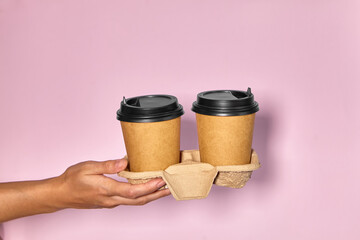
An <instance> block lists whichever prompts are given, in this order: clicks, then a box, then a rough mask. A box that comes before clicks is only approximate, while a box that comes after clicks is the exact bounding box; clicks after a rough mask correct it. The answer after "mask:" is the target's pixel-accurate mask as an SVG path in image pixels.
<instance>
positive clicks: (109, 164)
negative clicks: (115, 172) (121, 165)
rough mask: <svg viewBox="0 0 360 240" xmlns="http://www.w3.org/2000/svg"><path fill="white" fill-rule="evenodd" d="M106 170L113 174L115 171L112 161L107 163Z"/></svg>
mask: <svg viewBox="0 0 360 240" xmlns="http://www.w3.org/2000/svg"><path fill="white" fill-rule="evenodd" d="M105 169H106V171H109V172H111V171H112V169H113V164H112V162H110V161H107V162H105Z"/></svg>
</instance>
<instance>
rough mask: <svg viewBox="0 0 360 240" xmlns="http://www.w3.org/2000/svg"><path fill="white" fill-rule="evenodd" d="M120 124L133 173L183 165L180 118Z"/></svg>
mask: <svg viewBox="0 0 360 240" xmlns="http://www.w3.org/2000/svg"><path fill="white" fill-rule="evenodd" d="M120 123H121V128H122V131H123V136H124V141H125V147H126V152H127V155H128V161H129V163H130V169H131V171H132V172H144V171H158V170H165V169H166V168H167V167H169V166H171V165H174V164H177V163H179V162H180V117H177V118H174V119H171V120H167V121H160V122H146V123H137V122H123V121H121V122H120Z"/></svg>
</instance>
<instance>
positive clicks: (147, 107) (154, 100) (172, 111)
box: [117, 95, 184, 122]
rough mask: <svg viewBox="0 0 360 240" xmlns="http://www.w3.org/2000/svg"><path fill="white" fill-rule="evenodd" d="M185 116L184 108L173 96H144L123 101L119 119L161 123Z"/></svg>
mask: <svg viewBox="0 0 360 240" xmlns="http://www.w3.org/2000/svg"><path fill="white" fill-rule="evenodd" d="M183 114H184V110H183V107H182V106H181V105H180V104H179V103H178V100H177V98H176V97H174V96H171V95H144V96H138V97H132V98H128V99H126V98H125V97H123V100H122V101H121V104H120V109H119V110H118V111H117V119H118V120H119V121H124V122H160V121H165V120H170V119H173V118H177V117H179V116H181V115H183Z"/></svg>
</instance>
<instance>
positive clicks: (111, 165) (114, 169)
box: [81, 158, 127, 174]
mask: <svg viewBox="0 0 360 240" xmlns="http://www.w3.org/2000/svg"><path fill="white" fill-rule="evenodd" d="M126 166H127V160H126V159H124V158H123V159H116V160H108V161H103V162H96V161H87V162H84V163H83V164H82V166H81V168H82V171H84V172H85V173H87V174H115V173H118V172H120V171H123V170H124V169H125V168H126Z"/></svg>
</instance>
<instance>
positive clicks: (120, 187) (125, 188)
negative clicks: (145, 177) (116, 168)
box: [106, 178, 166, 199]
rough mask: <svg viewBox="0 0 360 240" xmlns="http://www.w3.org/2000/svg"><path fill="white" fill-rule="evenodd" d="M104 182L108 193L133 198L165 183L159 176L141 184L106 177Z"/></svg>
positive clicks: (150, 191) (152, 190)
mask: <svg viewBox="0 0 360 240" xmlns="http://www.w3.org/2000/svg"><path fill="white" fill-rule="evenodd" d="M106 183H107V188H108V190H109V195H111V196H120V197H124V198H129V199H135V198H139V197H141V196H144V195H148V194H150V193H153V192H155V191H157V190H158V189H159V188H161V187H163V186H164V185H165V184H166V183H165V182H164V180H162V179H161V178H158V179H154V180H151V181H149V182H147V183H143V184H130V183H123V182H118V181H116V180H114V179H111V178H108V179H107V182H106Z"/></svg>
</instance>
